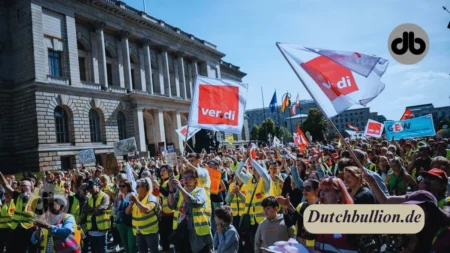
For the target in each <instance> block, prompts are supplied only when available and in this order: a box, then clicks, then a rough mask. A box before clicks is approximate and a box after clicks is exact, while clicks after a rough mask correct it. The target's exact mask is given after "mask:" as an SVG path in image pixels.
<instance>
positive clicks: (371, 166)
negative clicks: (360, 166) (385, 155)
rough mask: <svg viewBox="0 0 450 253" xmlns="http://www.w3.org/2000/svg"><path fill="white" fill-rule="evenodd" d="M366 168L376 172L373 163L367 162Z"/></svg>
mask: <svg viewBox="0 0 450 253" xmlns="http://www.w3.org/2000/svg"><path fill="white" fill-rule="evenodd" d="M367 169H369V170H371V171H373V172H377V171H376V170H377V168H376V166H375V164H374V163H369V166H368V168H367Z"/></svg>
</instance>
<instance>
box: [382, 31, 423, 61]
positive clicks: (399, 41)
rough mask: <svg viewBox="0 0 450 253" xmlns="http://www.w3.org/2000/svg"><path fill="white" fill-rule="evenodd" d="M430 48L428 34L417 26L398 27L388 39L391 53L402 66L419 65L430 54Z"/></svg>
mask: <svg viewBox="0 0 450 253" xmlns="http://www.w3.org/2000/svg"><path fill="white" fill-rule="evenodd" d="M429 47H430V43H429V39H428V35H427V33H426V32H425V31H424V30H423V29H422V28H421V27H420V26H418V25H415V24H402V25H399V26H397V27H396V28H395V29H394V30H393V31H392V32H391V34H390V35H389V39H388V48H389V53H390V54H391V56H392V57H393V58H394V59H395V60H397V61H398V62H400V63H402V64H416V63H418V62H419V61H421V60H422V59H423V58H424V57H425V55H426V54H427V53H428V49H429Z"/></svg>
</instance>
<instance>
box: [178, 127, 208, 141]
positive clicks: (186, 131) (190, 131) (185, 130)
mask: <svg viewBox="0 0 450 253" xmlns="http://www.w3.org/2000/svg"><path fill="white" fill-rule="evenodd" d="M200 130H202V129H200V128H196V127H191V126H190V127H189V129H188V128H187V126H182V127H180V128H178V129H177V130H175V132H177V134H178V135H179V136H180V138H181V140H183V141H184V140H185V139H186V135H187V140H189V139H190V138H192V137H193V136H194V135H195V134H196V133H198V131H200Z"/></svg>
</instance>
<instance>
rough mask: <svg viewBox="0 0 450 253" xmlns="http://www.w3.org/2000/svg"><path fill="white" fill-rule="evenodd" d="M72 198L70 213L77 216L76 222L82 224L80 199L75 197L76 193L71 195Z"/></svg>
mask: <svg viewBox="0 0 450 253" xmlns="http://www.w3.org/2000/svg"><path fill="white" fill-rule="evenodd" d="M69 199H73V200H72V205H71V206H70V210H69V213H70V214H71V215H73V217H74V218H75V222H76V223H77V224H80V223H79V222H80V201H79V200H78V199H77V198H76V197H75V195H71V196H69Z"/></svg>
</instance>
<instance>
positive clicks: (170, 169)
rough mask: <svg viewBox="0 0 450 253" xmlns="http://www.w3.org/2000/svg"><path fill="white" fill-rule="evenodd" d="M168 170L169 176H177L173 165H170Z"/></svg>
mask: <svg viewBox="0 0 450 253" xmlns="http://www.w3.org/2000/svg"><path fill="white" fill-rule="evenodd" d="M167 172H168V173H169V178H174V177H175V176H174V174H173V168H172V166H169V167H168V168H167Z"/></svg>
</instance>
